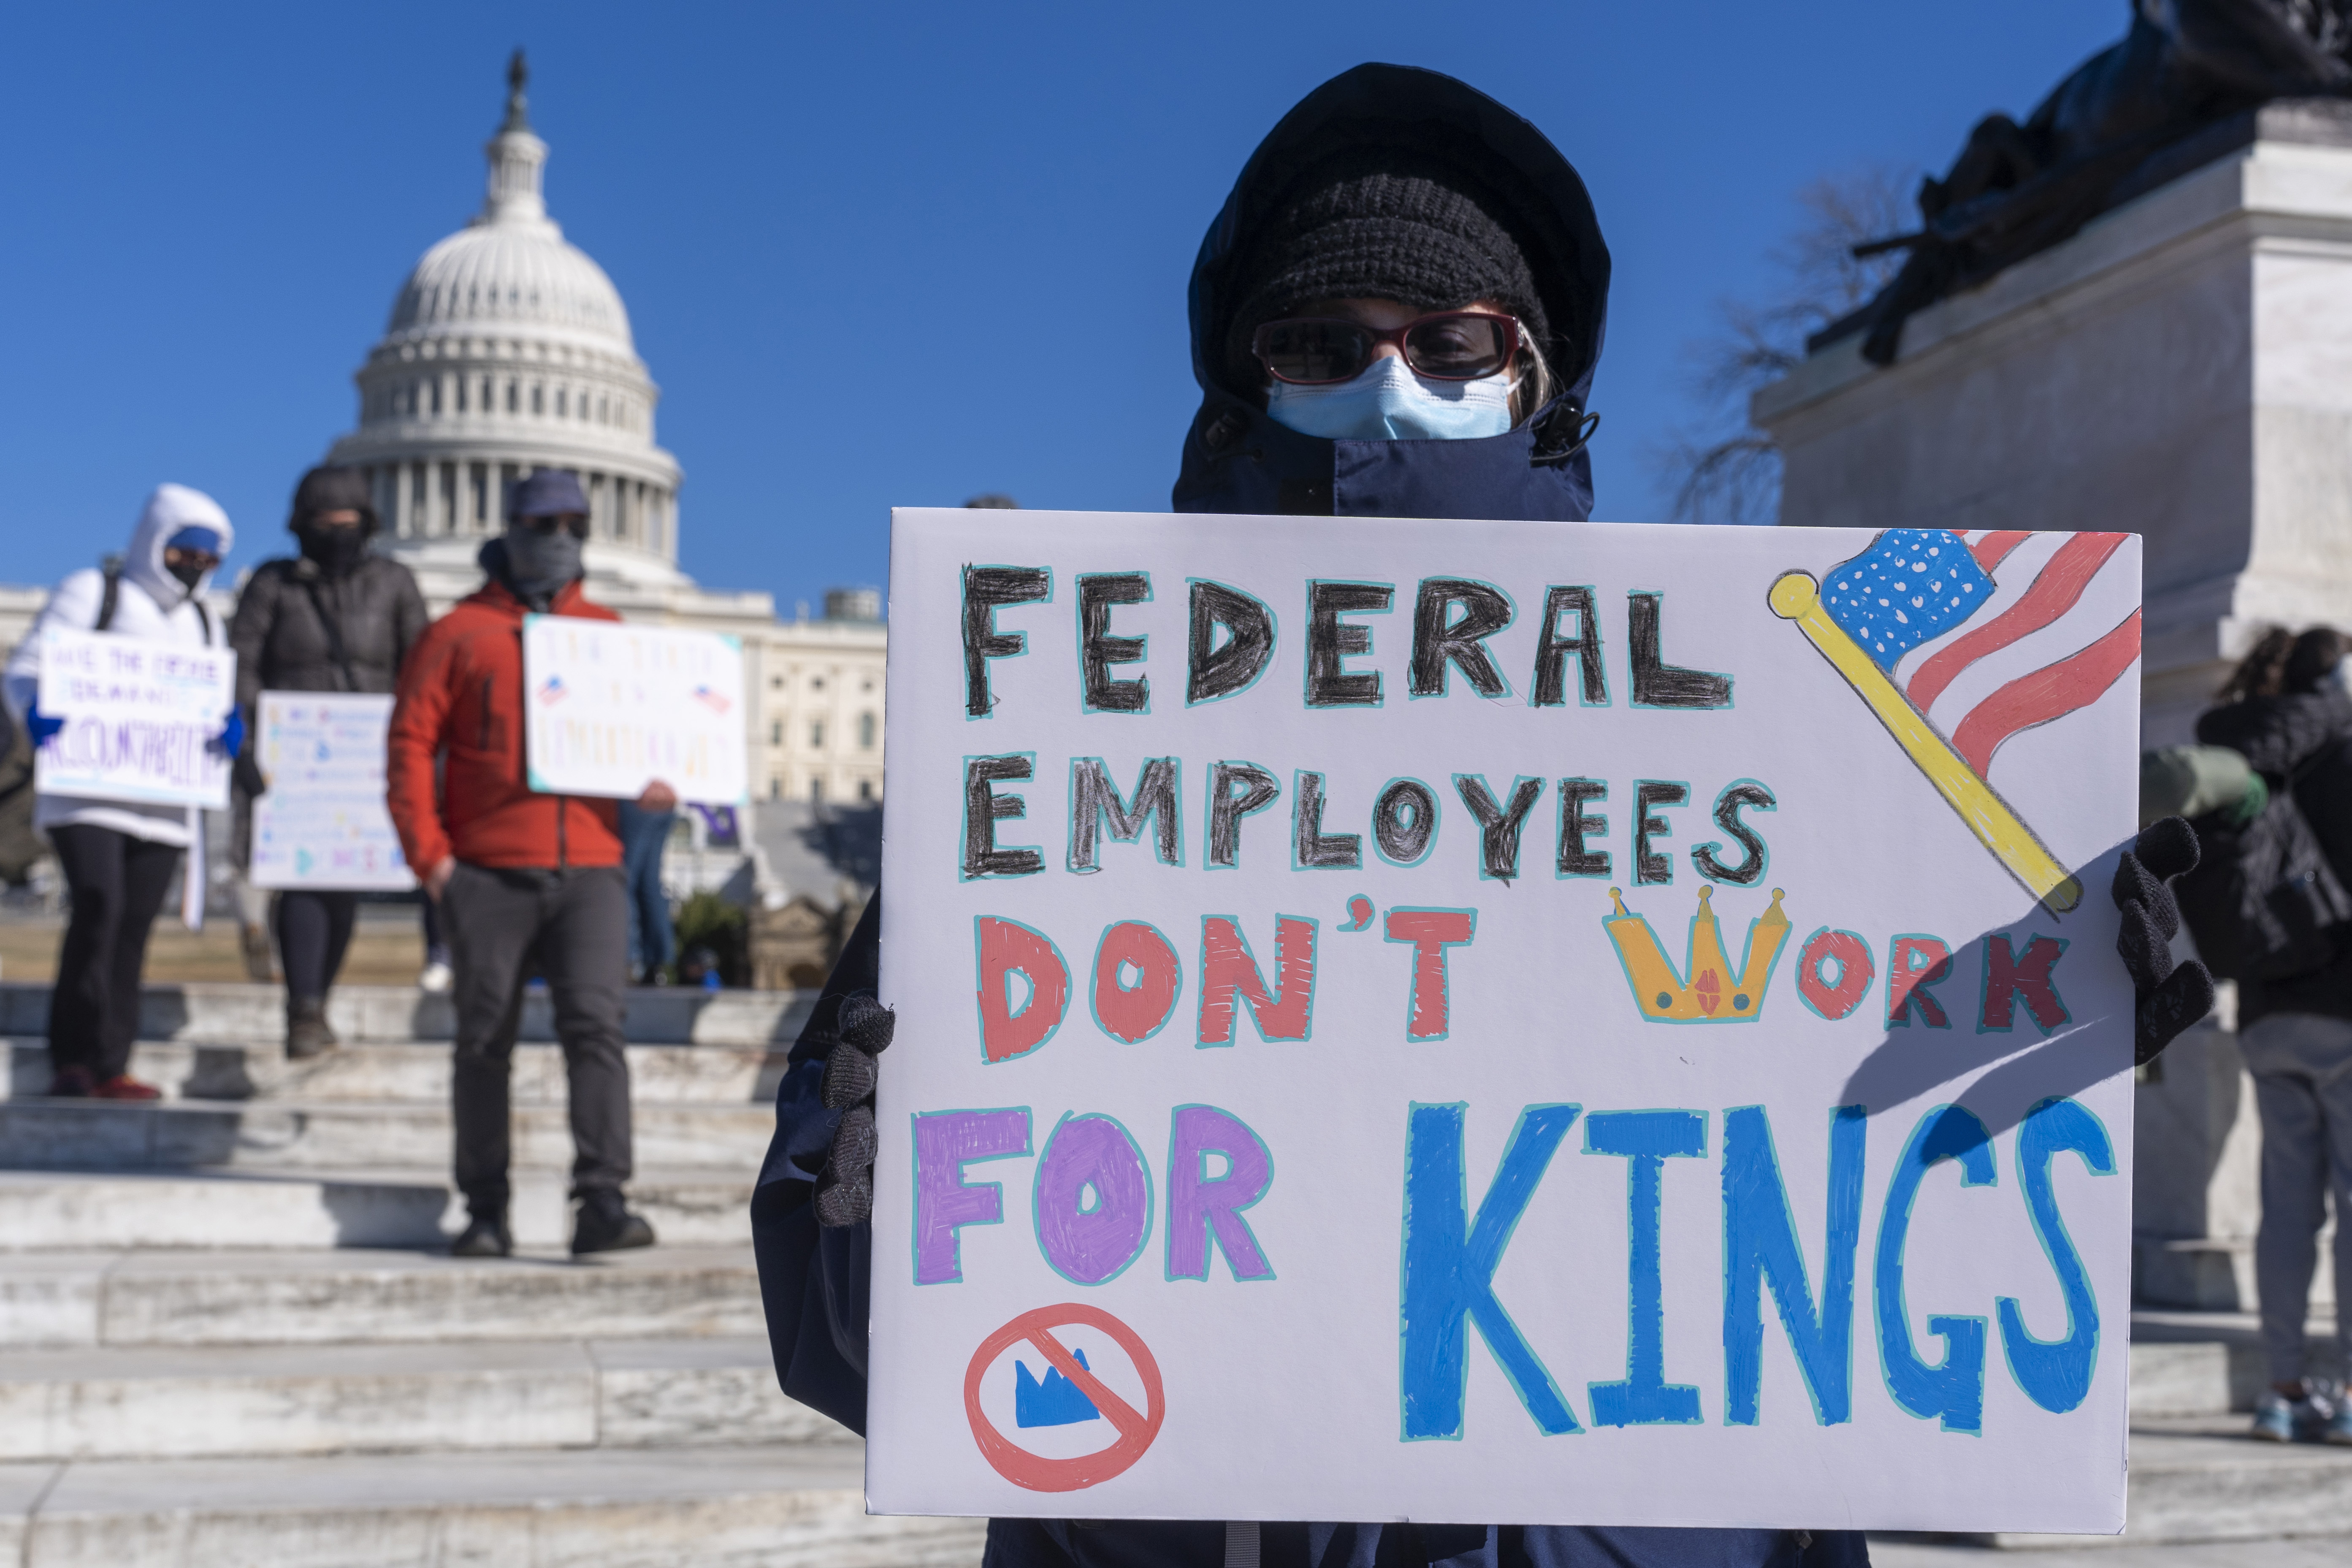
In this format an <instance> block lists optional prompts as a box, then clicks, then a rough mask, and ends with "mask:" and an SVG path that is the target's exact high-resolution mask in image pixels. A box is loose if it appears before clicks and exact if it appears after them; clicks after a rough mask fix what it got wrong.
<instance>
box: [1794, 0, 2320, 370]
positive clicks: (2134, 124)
mask: <svg viewBox="0 0 2352 1568" xmlns="http://www.w3.org/2000/svg"><path fill="white" fill-rule="evenodd" d="M2347 56H2352V0H2133V8H2132V21H2131V28H2130V30H2129V31H2128V32H2126V34H2125V35H2124V37H2123V38H2122V39H2121V40H2120V41H2118V42H2117V43H2116V44H2114V45H2113V46H2111V47H2108V48H2106V49H2104V50H2102V51H2100V52H2099V53H2098V54H2095V55H2094V56H2092V57H2091V58H2089V59H2087V60H2085V61H2084V62H2083V63H2082V64H2081V65H2080V66H2078V67H2076V68H2074V71H2073V73H2072V74H2070V75H2069V76H2067V77H2066V79H2064V80H2063V81H2061V82H2060V83H2059V84H2058V86H2057V87H2056V88H2055V89H2053V90H2052V92H2051V93H2050V96H2049V97H2047V98H2045V99H2043V100H2042V103H2041V105H2040V107H2038V108H2037V109H2035V110H2034V111H2033V113H2032V115H2031V116H2030V117H2029V118H2028V119H2027V120H2026V121H2025V122H2024V123H2023V124H2022V125H2021V124H2019V123H2018V122H2017V121H2014V120H2012V119H2011V118H2010V117H2009V116H2008V115H2006V114H1994V115H1989V116H1987V117H1986V118H1985V119H1984V120H1982V121H1979V122H1978V124H1977V127H1976V129H1975V130H1974V131H1973V132H1970V133H1969V140H1968V144H1967V145H1966V146H1965V147H1964V148H1962V149H1961V152H1960V155H1959V157H1958V160H1957V161H1956V162H1954V163H1953V164H1952V167H1951V169H1950V171H1949V172H1948V174H1945V176H1944V177H1943V178H1942V179H1940V180H1937V179H1927V180H1924V181H1922V182H1921V183H1920V186H1919V216H1920V217H1921V219H1922V220H1923V221H1922V222H1921V225H1920V226H1919V228H1918V230H1917V231H1916V233H1911V234H1904V235H1896V236H1894V237H1889V238H1886V239H1881V240H1875V241H1873V242H1872V243H1870V244H1868V245H1864V246H1857V247H1855V248H1854V254H1855V255H1857V256H1868V255H1874V254H1878V253H1881V252H1884V251H1889V250H1907V251H1909V252H1910V255H1909V257H1908V258H1907V259H1906V261H1905V263H1904V265H1903V269H1902V271H1901V272H1899V273H1897V274H1896V275H1895V279H1894V280H1893V281H1892V282H1890V283H1889V284H1887V286H1886V287H1885V289H1881V290H1880V291H1879V294H1878V296H1877V298H1875V299H1874V300H1871V302H1870V303H1869V304H1867V305H1865V306H1864V307H1863V308H1862V309H1861V310H1858V311H1856V312H1855V313H1854V314H1853V315H1852V316H1849V317H1847V318H1846V319H1845V320H1844V321H1837V322H1833V323H1832V325H1831V326H1830V327H1828V328H1827V329H1826V330H1824V331H1822V332H1821V333H1819V334H1818V335H1817V336H1816V337H1815V339H1814V340H1813V343H1812V345H1811V346H1813V347H1819V346H1821V345H1822V344H1824V343H1826V342H1832V341H1833V340H1835V339H1837V338H1842V337H1844V336H1845V335H1847V334H1848V333H1850V332H1853V331H1867V332H1868V334H1869V335H1868V336H1867V337H1866V338H1865V339H1864V342H1863V348H1862V353H1863V357H1864V359H1867V360H1869V361H1870V362H1871V363H1874V364H1881V365H1884V364H1892V363H1894V361H1895V353H1896V352H1897V350H1898V349H1899V347H1900V346H1901V343H1902V337H1903V322H1904V320H1905V319H1906V317H1908V316H1909V315H1910V314H1911V313H1912V312H1913V311H1915V310H1924V309H1925V308H1926V307H1927V306H1929V305H1931V304H1933V303H1935V302H1936V301H1937V300H1941V299H1943V298H1945V297H1946V296H1947V295H1950V294H1955V293H1958V292H1959V291H1960V290H1962V289H1971V288H1974V287H1976V286H1977V285H1978V284H1980V283H1983V282H1985V281H1986V280H1987V279H1990V278H1991V277H1992V276H1993V275H1994V274H1996V273H1998V272H2000V270H2001V269H2002V268H2006V267H2009V266H2011V264H2012V263H2015V262H2018V261H2021V260H2023V259H2024V258H2027V257H2029V256H2032V255H2033V254H2034V253H2035V252H2036V251H2040V250H2044V249H2047V248H2049V247H2051V246H2053V245H2056V244H2058V243H2059V242H2060V241H2061V240H2064V239H2067V238H2069V237H2072V236H2073V235H2074V233H2075V232H2076V231H2077V230H2079V229H2081V228H2082V226H2084V224H2086V223H2088V222H2090V220H2091V219H2093V218H2095V217H2096V216H2099V215H2100V214H2101V213H2104V212H2106V211H2109V210H2110V209H2112V208H2115V207H2117V206H2120V205H2123V204H2124V203H2125V202H2126V201H2129V200H2130V199H2132V198H2133V197H2134V196H2137V195H2143V194H2144V193H2146V192H2147V191H2150V190H2153V189H2154V188H2155V187H2157V186H2158V185H2159V184H2164V183H2165V182H2167V181H2168V180H2171V179H2174V178H2176V177H2178V176H2179V175H2180V174H2186V173H2187V172H2188V171H2189V170H2190V169H2193V168H2195V167H2197V166H2199V165H2200V164H2201V163H2208V162H2210V161H2211V160H2212V159H2214V158H2216V157H2219V156H2221V154H2222V153H2227V152H2229V151H2231V149H2233V148H2235V147H2239V146H2242V145H2244V144H2245V143H2246V142H2250V141H2252V139H2253V135H2254V126H2253V111H2254V110H2258V109H2260V108H2261V107H2262V106H2263V105H2264V104H2266V103H2269V102H2271V101H2273V100H2279V99H2295V98H2301V99H2319V100H2331V101H2327V102H2325V103H2324V104H2319V105H2314V106H2312V107H2313V108H2314V109H2315V110H2318V111H2319V112H2321V113H2323V114H2326V115H2328V116H2329V117H2330V118H2333V119H2336V120H2338V121H2341V122H2342V124H2343V126H2344V129H2345V131H2346V132H2347V140H2352V103H2347V102H2345V101H2344V100H2346V99H2347V97H2352V59H2347Z"/></svg>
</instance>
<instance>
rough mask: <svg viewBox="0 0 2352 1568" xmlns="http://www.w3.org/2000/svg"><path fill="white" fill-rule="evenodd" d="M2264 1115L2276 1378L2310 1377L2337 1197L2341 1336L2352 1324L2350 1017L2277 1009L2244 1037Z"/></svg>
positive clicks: (2257, 1262) (2259, 1273)
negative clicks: (2311, 1336) (2317, 1281)
mask: <svg viewBox="0 0 2352 1568" xmlns="http://www.w3.org/2000/svg"><path fill="white" fill-rule="evenodd" d="M2238 1047H2239V1049H2240V1050H2241V1051H2242V1053H2243V1054H2244V1056H2245V1058H2246V1070H2247V1071H2248V1072H2250V1073H2252V1074H2253V1078H2254V1106H2255V1109H2256V1110H2259V1111H2260V1112H2261V1113H2262V1121H2263V1225H2262V1230H2261V1232H2260V1233H2259V1234H2258V1235H2257V1236H2256V1237H2255V1238H2254V1288H2255V1289H2256V1290H2257V1291H2258V1292H2259V1293H2260V1294H2261V1296H2262V1303H2263V1350H2264V1351H2265V1352H2267V1354H2268V1355H2269V1357H2270V1370H2271V1379H2272V1381H2273V1382H2274V1383H2292V1382H2294V1381H2295V1380H2296V1379H2297V1378H2300V1377H2301V1376H2303V1370H2304V1359H2303V1352H2304V1337H2303V1336H2304V1319H2305V1313H2306V1310H2307V1309H2308V1306H2309V1303H2310V1300H2311V1276H2312V1270H2313V1268H2315V1267H2316V1266H2317V1263H2318V1261H2319V1229H2320V1226H2321V1225H2322V1224H2323V1223H2324V1222H2325V1220H2326V1195H2327V1194H2328V1193H2329V1192H2330V1191H2333V1192H2334V1194H2336V1352H2337V1354H2338V1356H2339V1357H2341V1356H2342V1354H2343V1352H2344V1350H2345V1348H2346V1345H2347V1332H2346V1331H2347V1328H2352V1021H2347V1020H2345V1019H2342V1018H2327V1017H2321V1016H2316V1015H2314V1014H2310V1013H2273V1014H2271V1015H2269V1016H2266V1017H2263V1018H2260V1019H2257V1020H2256V1021H2255V1022H2253V1023H2252V1024H2250V1025H2248V1026H2246V1028H2245V1031H2244V1032H2243V1033H2242V1034H2241V1035H2240V1036H2239V1037H2238Z"/></svg>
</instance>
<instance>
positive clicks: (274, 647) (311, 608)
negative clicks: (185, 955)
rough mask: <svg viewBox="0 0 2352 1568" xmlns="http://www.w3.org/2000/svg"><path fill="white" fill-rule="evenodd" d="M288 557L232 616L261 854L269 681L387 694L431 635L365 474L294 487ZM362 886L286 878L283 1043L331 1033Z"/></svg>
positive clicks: (242, 849)
mask: <svg viewBox="0 0 2352 1568" xmlns="http://www.w3.org/2000/svg"><path fill="white" fill-rule="evenodd" d="M286 527H287V530H288V531H289V532H291V533H292V534H293V535H294V537H295V538H296V539H297V540H298V541H299V542H300V544H301V553H300V554H299V555H296V556H294V557H292V558H291V559H283V558H281V559H278V560H274V561H265V562H263V563H261V564H260V565H259V566H257V567H256V568H255V569H254V574H253V576H252V578H251V579H250V580H248V581H247V584H246V585H245V591H244V592H243V593H241V594H240V595H237V601H236V618H235V619H234V620H233V621H232V622H230V624H229V634H228V638H229V646H230V647H233V648H235V649H236V700H237V703H238V706H239V707H240V708H241V709H242V710H244V713H245V720H246V730H247V735H248V736H249V737H251V738H252V739H251V741H249V742H248V744H247V747H246V749H245V752H244V753H243V754H242V755H241V756H239V757H238V759H237V772H236V796H237V798H236V862H237V866H238V868H239V869H243V868H245V867H246V866H247V865H249V864H250V862H251V858H252V832H253V799H254V797H255V796H256V795H261V794H262V793H264V792H265V791H266V790H267V788H268V785H267V784H265V783H264V782H263V779H262V776H261V770H260V768H259V767H258V766H257V763H256V761H255V746H254V743H253V742H257V740H258V735H257V732H256V731H257V722H256V721H257V704H258V703H259V701H260V699H261V694H262V693H263V692H264V691H365V692H377V693H383V694H387V695H388V694H389V693H390V692H391V691H392V690H393V689H394V686H395V685H396V684H397V683H398V681H399V679H400V665H401V661H402V660H403V659H404V658H407V657H408V650H409V649H410V648H411V647H415V645H416V639H417V638H418V637H423V636H424V635H425V623H426V622H427V620H429V619H430V617H429V616H427V615H426V614H425V595H423V594H421V593H419V592H418V591H417V587H416V579H415V576H414V575H412V574H410V572H409V570H408V568H407V567H405V566H403V565H402V564H401V563H399V562H397V561H394V560H392V559H390V558H389V557H387V556H383V555H379V554H377V553H376V552H374V551H373V550H371V549H369V548H368V544H369V542H370V541H371V540H373V538H374V537H375V534H376V530H377V527H378V523H377V519H376V514H375V505H374V503H373V500H371V499H370V497H369V495H368V486H367V477H366V476H365V475H364V474H362V473H361V472H360V470H359V469H357V468H313V469H311V470H310V472H309V473H307V474H305V475H303V476H302V482H301V483H300V484H299V485H298V486H297V487H295V490H294V507H293V513H292V515H291V516H290V517H289V518H288V519H287V522H286ZM358 908H359V895H358V894H356V893H349V892H318V891H312V890H310V889H289V890H287V891H285V892H282V893H280V894H279V895H278V899H277V910H276V922H275V923H276V925H277V928H278V954H279V957H280V960H281V961H282V963H284V965H285V970H286V1054H287V1055H288V1056H290V1057H297V1058H300V1057H310V1056H316V1055H317V1054H318V1053H319V1052H320V1051H322V1050H324V1049H326V1048H327V1047H329V1046H331V1045H332V1044H333V1043H334V1036H333V1035H332V1034H331V1032H330V1031H329V1030H328V1027H327V992H328V991H329V989H330V988H331V987H332V986H333V984H334V983H335V976H336V974H337V973H340V972H341V969H342V967H343V952H344V950H345V949H346V948H348V947H349V946H350V945H351V940H352V917H353V916H354V914H355V913H356V912H357V910H358Z"/></svg>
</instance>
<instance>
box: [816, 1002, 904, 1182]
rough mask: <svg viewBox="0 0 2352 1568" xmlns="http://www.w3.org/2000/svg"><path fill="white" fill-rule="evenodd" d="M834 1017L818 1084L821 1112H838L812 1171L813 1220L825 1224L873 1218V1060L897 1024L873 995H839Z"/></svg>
mask: <svg viewBox="0 0 2352 1568" xmlns="http://www.w3.org/2000/svg"><path fill="white" fill-rule="evenodd" d="M838 1019H839V1021H838V1023H837V1024H836V1026H835V1044H834V1047H833V1053H832V1054H831V1055H830V1056H828V1057H826V1058H824V1080H823V1082H821V1083H820V1084H819V1085H818V1086H817V1093H818V1096H819V1098H821V1099H822V1100H824V1108H825V1109H826V1110H838V1111H841V1112H842V1118H841V1125H840V1126H838V1127H836V1128H835V1129H834V1131H833V1142H832V1144H831V1145H830V1146H829V1147H827V1148H826V1150H825V1152H824V1169H822V1170H820V1171H818V1172H817V1173H816V1222H817V1224H819V1225H824V1226H844V1225H857V1224H860V1223H862V1222H864V1221H866V1220H868V1219H871V1218H873V1217H874V1084H875V1080H876V1079H877V1077H878V1076H879V1075H880V1070H881V1069H880V1065H879V1064H878V1063H877V1062H876V1061H875V1059H874V1058H876V1057H878V1056H880V1055H881V1054H882V1052H883V1051H884V1050H885V1049H887V1047H888V1046H889V1044H890V1035H891V1032H892V1031H893V1030H894V1029H896V1028H897V1027H898V1015H897V1014H895V1013H893V1012H892V1011H891V1010H890V1009H889V1008H887V1007H885V1006H884V1005H882V1004H881V1003H879V1002H877V1001H876V1000H875V999H874V993H872V992H871V991H854V992H852V993H850V994H848V995H846V996H845V997H843V998H842V999H841V1011H840V1013H839V1015H838Z"/></svg>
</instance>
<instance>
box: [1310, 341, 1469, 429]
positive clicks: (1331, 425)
mask: <svg viewBox="0 0 2352 1568" xmlns="http://www.w3.org/2000/svg"><path fill="white" fill-rule="evenodd" d="M1265 411H1266V413H1268V414H1270V415H1272V416H1274V419H1275V422H1276V424H1279V425H1283V426H1287V427H1288V428H1290V429H1293V430H1296V431H1297V432H1298V433H1299V434H1300V435H1302V436H1320V437H1323V438H1324V439H1326V440H1330V441H1461V440H1467V439H1472V438H1475V437H1481V436H1500V435H1504V434H1506V433H1507V432H1508V431H1509V429H1510V428H1511V380H1510V378H1509V377H1508V376H1505V375H1490V376H1486V377H1484V378H1482V379H1480V380H1477V381H1430V380H1427V379H1425V378H1423V377H1422V376H1418V375H1415V374H1413V373H1412V367H1411V366H1409V365H1407V364H1406V363H1404V359H1403V357H1402V355H1399V354H1382V355H1381V356H1380V357H1379V358H1378V359H1376V360H1374V361H1373V362H1372V363H1371V365H1370V368H1369V369H1367V370H1366V371H1365V372H1364V373H1363V374H1361V375H1359V376H1357V377H1356V378H1355V379H1354V380H1353V381H1342V382H1335V383H1333V384H1330V385H1328V386H1295V385H1293V384H1291V383H1289V382H1286V381H1277V382H1276V383H1274V384H1273V385H1271V386H1270V387H1268V388H1267V389H1266V397H1265Z"/></svg>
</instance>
